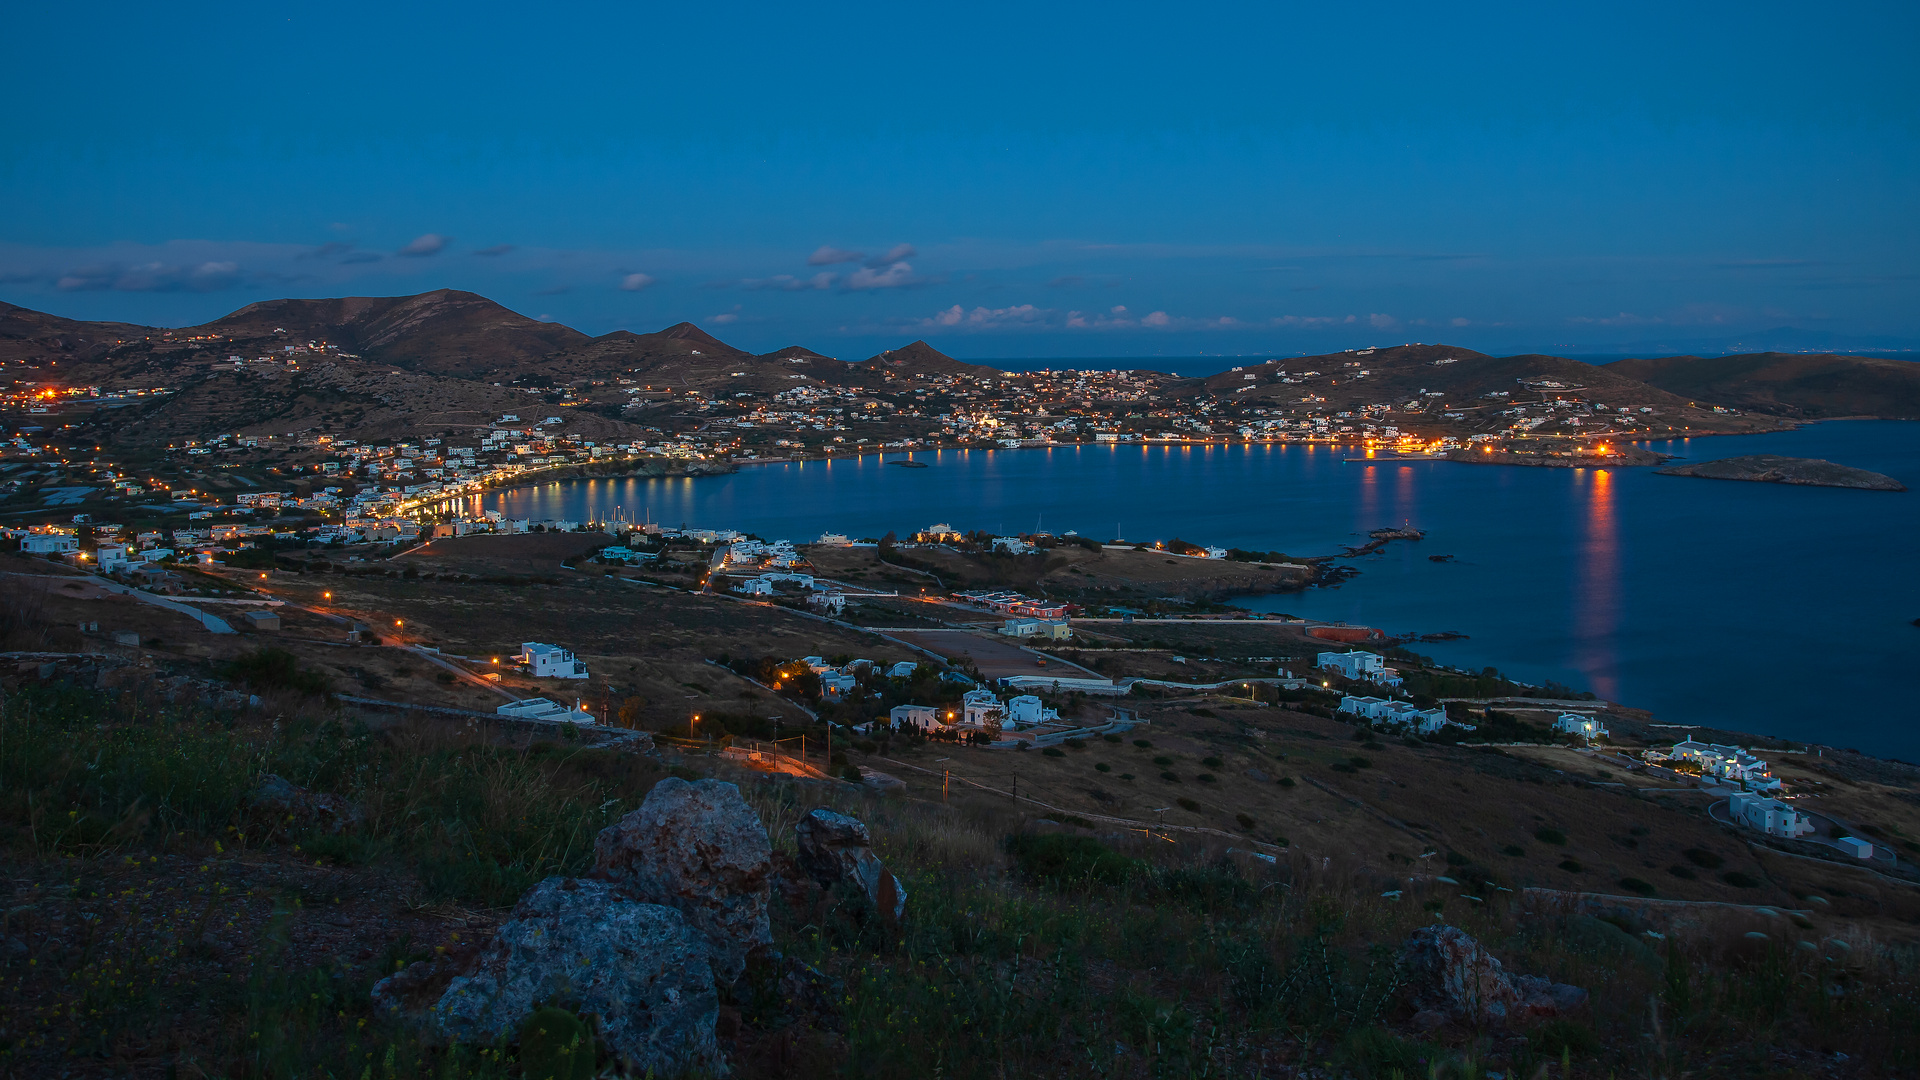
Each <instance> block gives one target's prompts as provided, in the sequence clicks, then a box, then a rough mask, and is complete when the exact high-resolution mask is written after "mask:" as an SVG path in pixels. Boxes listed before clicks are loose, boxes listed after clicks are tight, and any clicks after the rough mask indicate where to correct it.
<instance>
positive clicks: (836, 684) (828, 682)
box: [820, 671, 859, 701]
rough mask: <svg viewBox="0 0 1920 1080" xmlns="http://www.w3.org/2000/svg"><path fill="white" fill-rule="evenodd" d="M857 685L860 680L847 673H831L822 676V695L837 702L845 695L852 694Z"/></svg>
mask: <svg viewBox="0 0 1920 1080" xmlns="http://www.w3.org/2000/svg"><path fill="white" fill-rule="evenodd" d="M857 685H859V680H857V679H855V678H854V677H853V676H851V675H849V674H847V673H846V672H844V671H829V672H826V673H824V674H822V675H821V676H820V695H821V696H822V697H825V698H830V699H832V700H836V701H837V700H839V699H840V698H842V697H844V696H845V695H847V694H850V693H852V692H853V688H854V687H855V686H857Z"/></svg>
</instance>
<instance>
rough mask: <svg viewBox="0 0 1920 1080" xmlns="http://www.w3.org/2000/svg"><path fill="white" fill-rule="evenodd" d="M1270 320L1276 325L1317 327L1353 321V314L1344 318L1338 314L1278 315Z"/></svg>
mask: <svg viewBox="0 0 1920 1080" xmlns="http://www.w3.org/2000/svg"><path fill="white" fill-rule="evenodd" d="M1269 321H1270V322H1271V323H1273V325H1275V326H1301V327H1316V326H1332V325H1334V324H1335V323H1338V322H1342V321H1345V322H1352V321H1353V316H1351V315H1349V316H1347V317H1346V319H1345V320H1342V319H1341V318H1340V317H1339V316H1338V315H1277V316H1275V317H1274V318H1272V319H1271V320H1269Z"/></svg>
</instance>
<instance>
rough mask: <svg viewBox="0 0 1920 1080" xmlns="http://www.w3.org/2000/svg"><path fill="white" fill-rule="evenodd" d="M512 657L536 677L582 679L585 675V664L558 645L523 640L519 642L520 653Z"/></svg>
mask: <svg viewBox="0 0 1920 1080" xmlns="http://www.w3.org/2000/svg"><path fill="white" fill-rule="evenodd" d="M514 659H515V660H517V661H519V662H520V663H522V664H525V665H527V671H528V673H530V674H531V675H532V676H533V677H534V678H536V679H584V678H586V677H587V665H585V664H583V663H581V662H580V661H579V659H577V658H576V657H575V656H574V655H573V654H572V653H571V652H568V651H567V650H566V649H563V648H561V647H560V646H558V645H547V644H544V643H542V642H538V641H523V642H521V643H520V655H519V656H516V657H514Z"/></svg>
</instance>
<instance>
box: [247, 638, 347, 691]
mask: <svg viewBox="0 0 1920 1080" xmlns="http://www.w3.org/2000/svg"><path fill="white" fill-rule="evenodd" d="M220 674H221V675H222V677H224V678H227V679H231V680H233V681H234V682H238V683H244V684H246V685H247V686H250V687H252V688H253V689H255V690H292V691H294V692H296V693H300V694H304V695H306V696H308V697H320V696H323V695H325V694H326V693H328V691H329V689H330V688H329V686H328V684H327V678H326V676H324V675H321V674H320V673H319V672H315V671H304V670H302V669H301V667H300V659H299V657H296V656H294V655H293V654H292V653H290V652H288V651H287V650H285V649H274V648H266V649H253V650H251V651H249V652H243V653H241V654H240V655H239V656H236V657H234V658H233V659H232V660H231V661H228V662H227V664H226V665H225V666H224V667H223V668H222V669H221V672H220Z"/></svg>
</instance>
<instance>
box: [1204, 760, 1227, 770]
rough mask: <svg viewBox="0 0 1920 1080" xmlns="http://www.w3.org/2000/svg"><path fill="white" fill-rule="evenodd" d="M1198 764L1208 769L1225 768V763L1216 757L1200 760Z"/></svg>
mask: <svg viewBox="0 0 1920 1080" xmlns="http://www.w3.org/2000/svg"><path fill="white" fill-rule="evenodd" d="M1200 764H1202V765H1205V766H1206V767H1207V768H1209V769H1224V768H1226V767H1227V763H1226V762H1224V761H1221V760H1220V759H1219V758H1217V757H1206V758H1201V759H1200Z"/></svg>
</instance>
